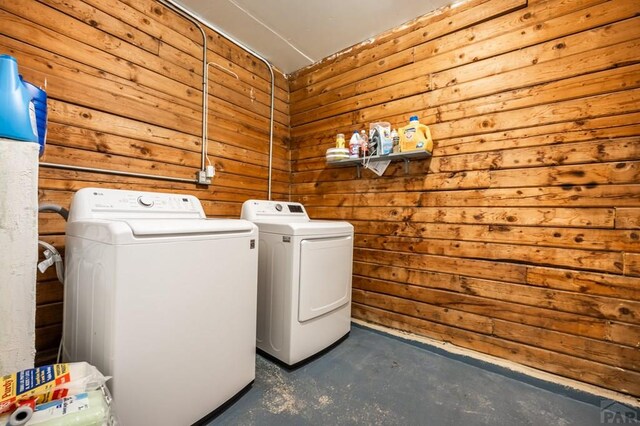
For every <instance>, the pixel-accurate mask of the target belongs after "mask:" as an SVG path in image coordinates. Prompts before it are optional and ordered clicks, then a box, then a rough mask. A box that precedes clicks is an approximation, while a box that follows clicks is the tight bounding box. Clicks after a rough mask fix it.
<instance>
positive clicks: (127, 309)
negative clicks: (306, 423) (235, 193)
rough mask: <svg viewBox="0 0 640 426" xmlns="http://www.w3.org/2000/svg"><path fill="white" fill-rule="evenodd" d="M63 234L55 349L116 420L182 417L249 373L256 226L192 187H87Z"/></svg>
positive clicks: (182, 420)
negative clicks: (85, 368) (217, 208)
mask: <svg viewBox="0 0 640 426" xmlns="http://www.w3.org/2000/svg"><path fill="white" fill-rule="evenodd" d="M66 233H67V237H66V264H67V266H66V282H65V305H64V310H65V314H64V346H63V348H64V359H65V360H66V361H88V362H89V363H91V364H93V365H95V366H96V367H97V368H98V369H99V370H100V371H101V372H102V373H103V374H104V375H106V376H112V377H113V378H112V379H111V380H110V381H109V382H108V384H109V387H110V388H111V391H112V394H113V398H114V408H115V411H116V414H117V416H118V417H119V420H120V422H121V423H122V424H124V425H125V426H136V425H185V424H191V423H193V422H195V421H197V420H199V419H201V418H203V417H205V416H207V415H208V414H209V413H210V412H212V411H214V410H215V409H216V408H218V407H219V406H221V405H222V404H223V403H225V402H226V401H228V400H229V399H231V398H232V397H234V396H235V395H236V394H237V393H239V392H240V391H242V390H243V389H244V388H245V387H247V386H248V385H250V383H251V382H252V381H253V380H254V378H255V338H256V297H257V266H258V250H257V244H256V240H257V238H258V230H257V228H256V227H255V225H253V224H252V223H251V222H248V221H245V220H233V219H206V217H205V214H204V211H203V210H202V206H201V205H200V202H199V200H198V199H197V198H195V197H193V196H191V195H176V194H159V193H150V192H137V191H119V190H110V189H95V188H85V189H81V190H80V191H78V192H77V193H76V194H75V196H74V197H73V201H72V203H71V209H70V215H69V222H68V224H67V231H66Z"/></svg>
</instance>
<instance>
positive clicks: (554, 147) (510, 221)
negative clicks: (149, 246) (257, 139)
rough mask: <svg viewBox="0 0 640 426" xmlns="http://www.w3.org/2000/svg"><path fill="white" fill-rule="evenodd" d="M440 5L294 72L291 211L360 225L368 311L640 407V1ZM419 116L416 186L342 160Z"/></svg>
mask: <svg viewBox="0 0 640 426" xmlns="http://www.w3.org/2000/svg"><path fill="white" fill-rule="evenodd" d="M441 12H442V13H437V14H432V15H429V16H426V17H423V18H421V19H418V20H417V21H415V22H414V23H413V24H411V25H409V26H406V27H403V28H398V29H396V30H394V31H391V32H388V33H385V34H383V35H381V36H380V37H378V38H377V39H376V41H375V42H374V43H369V44H365V45H362V46H356V47H354V48H353V49H351V50H348V51H346V52H345V53H343V54H340V55H337V56H335V57H333V58H331V59H327V60H325V61H324V62H322V63H320V64H318V65H314V66H312V67H310V68H307V69H304V70H301V71H299V72H298V73H296V74H295V75H293V76H292V77H291V80H290V90H291V137H292V140H291V149H292V153H291V158H292V199H293V200H296V201H300V202H303V203H304V204H305V205H306V206H307V208H308V210H309V212H310V214H311V215H312V216H313V217H314V218H318V219H319V218H324V219H344V220H348V221H350V222H351V223H353V224H354V225H355V229H356V238H355V253H354V257H355V264H354V280H353V287H354V290H353V314H354V316H355V317H357V318H361V319H364V320H366V321H370V322H374V323H378V324H383V325H386V326H390V327H394V328H397V329H401V330H406V331H410V332H414V333H418V334H421V335H424V336H428V337H432V338H435V339H438V340H443V341H447V342H451V343H453V344H455V345H458V346H462V347H465V348H470V349H473V350H476V351H480V352H483V353H486V354H490V355H494V356H497V357H501V358H506V359H509V360H512V361H516V362H519V363H521V364H525V365H527V366H531V367H535V368H538V369H540V370H544V371H547V372H551V373H555V374H558V375H561V376H565V377H568V378H571V379H576V380H580V381H583V382H587V383H590V384H594V385H597V386H602V387H604V388H608V389H613V390H616V391H620V392H624V393H628V394H631V395H635V396H639V395H640V350H639V348H640V278H638V277H640V266H639V265H640V243H639V239H640V219H639V217H640V16H639V15H640V3H639V2H638V1H637V0H611V1H603V0H529V1H528V2H527V1H526V0H491V1H486V0H472V1H469V2H466V3H464V4H463V5H461V6H459V7H457V8H454V9H445V10H443V11H441ZM413 114H417V115H419V116H420V118H421V121H422V122H423V123H425V124H428V125H430V127H431V132H432V134H433V137H434V140H435V148H434V152H433V158H431V159H430V160H419V161H414V162H412V163H411V164H410V170H409V173H408V174H406V175H405V173H404V170H403V166H402V164H401V163H393V164H392V165H391V166H390V167H389V169H388V170H387V171H386V173H385V175H384V176H383V177H380V178H378V177H376V176H375V175H374V174H373V173H371V172H369V171H365V172H364V174H363V177H362V178H361V179H357V178H356V172H355V169H353V168H329V167H327V166H326V165H325V161H324V158H323V156H324V153H325V150H326V149H327V148H329V147H331V146H333V144H334V140H335V135H336V133H338V132H342V133H345V134H350V133H351V132H352V131H353V130H357V129H362V128H365V127H366V126H368V123H370V122H373V121H378V120H383V121H389V122H391V123H392V124H393V127H399V126H402V125H404V124H406V123H407V122H408V118H409V116H410V115H413Z"/></svg>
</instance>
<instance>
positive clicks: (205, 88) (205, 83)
mask: <svg viewBox="0 0 640 426" xmlns="http://www.w3.org/2000/svg"><path fill="white" fill-rule="evenodd" d="M158 2H160V3H161V4H163V5H165V6H167V7H168V8H169V9H171V10H173V11H174V12H176V13H177V14H178V15H180V16H182V17H183V18H185V19H186V20H188V21H190V22H191V23H192V24H193V25H195V26H196V27H197V28H198V29H199V30H200V33H201V34H202V158H201V159H200V170H201V171H205V170H206V167H207V155H208V152H207V143H208V140H209V138H208V116H209V99H208V98H209V79H208V78H207V33H205V32H204V29H203V28H202V26H200V20H199V19H198V18H197V17H195V16H193V14H191V13H188V12H187V11H186V10H185V9H184V8H182V7H181V6H178V5H176V4H175V3H173V2H172V1H168V0H158Z"/></svg>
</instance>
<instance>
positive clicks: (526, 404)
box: [209, 325, 601, 426]
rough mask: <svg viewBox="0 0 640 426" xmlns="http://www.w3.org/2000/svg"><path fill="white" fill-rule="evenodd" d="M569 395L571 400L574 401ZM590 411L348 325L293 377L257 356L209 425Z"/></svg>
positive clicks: (451, 419) (527, 418) (463, 420)
mask: <svg viewBox="0 0 640 426" xmlns="http://www.w3.org/2000/svg"><path fill="white" fill-rule="evenodd" d="M574 393H575V394H574ZM599 404H600V401H599V400H598V398H597V397H595V396H591V395H588V394H583V393H582V394H581V393H577V392H575V391H572V390H566V389H565V388H562V387H560V386H558V385H553V384H548V383H546V382H540V381H537V380H536V379H529V378H527V377H526V376H523V375H520V374H518V373H513V372H509V371H508V370H506V369H502V368H501V367H495V366H492V365H490V364H485V363H482V362H479V361H476V360H472V359H470V358H466V357H461V356H456V355H450V354H447V353H445V352H443V351H442V350H439V349H431V348H430V347H428V346H424V345H421V344H416V343H413V342H409V341H404V340H402V339H399V338H397V337H393V336H390V335H386V334H382V333H380V332H377V331H373V330H370V329H367V328H363V327H361V326H357V325H354V326H353V327H352V330H351V335H350V336H349V338H347V339H346V340H345V341H344V342H342V343H341V344H340V345H338V346H337V347H335V348H334V349H333V350H331V351H330V352H328V353H326V354H324V355H323V356H322V357H320V358H318V359H315V360H314V361H312V362H310V363H309V364H306V365H304V366H302V367H300V368H298V369H296V370H294V371H287V370H285V369H283V368H282V367H280V366H279V365H277V364H274V363H272V362H271V361H269V360H267V359H265V358H263V357H261V356H258V359H257V368H256V380H255V382H254V384H253V387H252V388H251V390H249V392H247V393H246V394H245V395H244V396H243V397H242V398H240V400H238V401H237V402H236V403H235V404H234V405H232V406H231V407H229V408H228V409H227V410H226V411H224V412H223V413H222V414H221V415H220V416H218V417H217V418H216V419H214V420H213V421H212V422H211V423H209V424H211V425H456V426H458V425H476V424H491V425H581V426H586V425H600V424H601V415H600V405H599Z"/></svg>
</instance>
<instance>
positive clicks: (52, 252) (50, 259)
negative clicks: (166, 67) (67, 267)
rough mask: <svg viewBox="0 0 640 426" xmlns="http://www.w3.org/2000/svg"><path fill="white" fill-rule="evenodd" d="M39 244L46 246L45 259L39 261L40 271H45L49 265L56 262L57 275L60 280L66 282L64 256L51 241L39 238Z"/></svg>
mask: <svg viewBox="0 0 640 426" xmlns="http://www.w3.org/2000/svg"><path fill="white" fill-rule="evenodd" d="M38 245H40V246H42V247H44V249H45V250H44V257H45V259H44V260H43V261H42V262H40V263H38V269H39V270H40V272H42V273H44V271H46V270H47V269H49V266H51V265H53V264H55V265H56V276H57V277H58V281H60V282H61V283H62V284H64V263H63V262H62V256H61V255H60V252H58V250H57V249H56V248H55V247H54V246H52V245H51V244H49V243H46V242H44V241H40V240H38Z"/></svg>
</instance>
